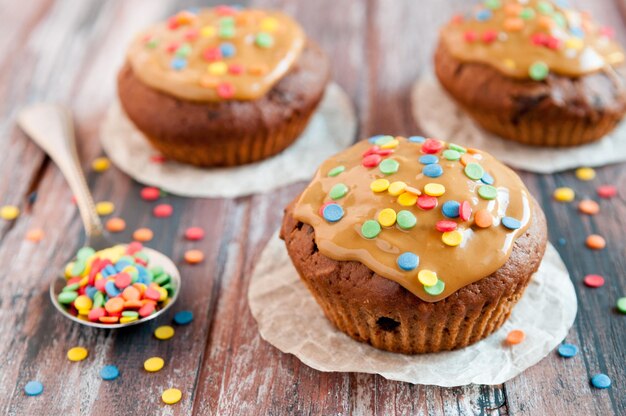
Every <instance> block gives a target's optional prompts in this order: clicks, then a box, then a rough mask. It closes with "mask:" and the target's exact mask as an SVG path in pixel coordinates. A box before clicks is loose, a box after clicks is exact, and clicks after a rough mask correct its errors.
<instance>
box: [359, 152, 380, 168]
mask: <svg viewBox="0 0 626 416" xmlns="http://www.w3.org/2000/svg"><path fill="white" fill-rule="evenodd" d="M382 160H383V158H382V156H381V155H377V154H373V155H367V156H365V157H364V158H363V160H361V164H362V165H363V166H365V167H366V168H375V167H376V166H378V165H379V164H380V162H381V161H382Z"/></svg>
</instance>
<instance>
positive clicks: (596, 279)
mask: <svg viewBox="0 0 626 416" xmlns="http://www.w3.org/2000/svg"><path fill="white" fill-rule="evenodd" d="M583 282H584V283H585V285H587V286H589V287H593V288H596V287H600V286H603V285H604V277H602V276H600V275H599V274H588V275H587V276H585V278H584V279H583Z"/></svg>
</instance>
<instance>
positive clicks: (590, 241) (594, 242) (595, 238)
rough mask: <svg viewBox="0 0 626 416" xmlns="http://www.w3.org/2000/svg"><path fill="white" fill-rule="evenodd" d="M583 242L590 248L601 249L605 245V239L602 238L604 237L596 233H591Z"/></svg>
mask: <svg viewBox="0 0 626 416" xmlns="http://www.w3.org/2000/svg"><path fill="white" fill-rule="evenodd" d="M585 244H587V247H589V248H590V249H592V250H602V249H603V248H604V247H606V241H605V240H604V238H603V237H602V236H600V235H597V234H591V235H590V236H588V237H587V239H586V240H585Z"/></svg>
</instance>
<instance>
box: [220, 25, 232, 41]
mask: <svg viewBox="0 0 626 416" xmlns="http://www.w3.org/2000/svg"><path fill="white" fill-rule="evenodd" d="M217 34H218V36H219V37H220V38H222V39H231V38H234V37H235V27H234V26H222V27H220V30H219V31H218V33H217Z"/></svg>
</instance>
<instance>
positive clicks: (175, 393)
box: [161, 389, 183, 404]
mask: <svg viewBox="0 0 626 416" xmlns="http://www.w3.org/2000/svg"><path fill="white" fill-rule="evenodd" d="M182 397H183V393H182V392H181V391H180V390H178V389H167V390H165V391H164V392H163V394H161V400H163V403H165V404H176V403H178V402H179V401H180V399H181V398H182Z"/></svg>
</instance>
